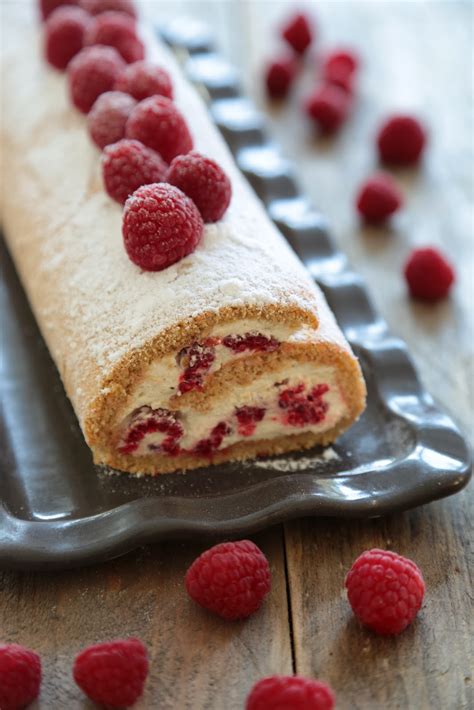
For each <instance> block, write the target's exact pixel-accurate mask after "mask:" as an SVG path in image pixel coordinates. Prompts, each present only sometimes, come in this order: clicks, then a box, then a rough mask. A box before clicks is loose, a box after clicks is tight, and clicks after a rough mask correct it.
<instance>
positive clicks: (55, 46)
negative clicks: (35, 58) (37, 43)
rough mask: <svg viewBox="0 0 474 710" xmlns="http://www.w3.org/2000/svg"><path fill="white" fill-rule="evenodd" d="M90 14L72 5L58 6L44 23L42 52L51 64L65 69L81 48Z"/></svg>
mask: <svg viewBox="0 0 474 710" xmlns="http://www.w3.org/2000/svg"><path fill="white" fill-rule="evenodd" d="M89 22H90V15H88V14H87V12H84V10H81V8H80V7H74V6H73V5H71V6H68V5H65V6H64V7H58V8H57V10H55V11H54V12H53V13H51V15H50V16H49V17H48V19H47V20H46V22H45V25H44V53H45V57H46V60H47V61H48V62H49V63H50V64H51V66H53V67H56V69H60V70H61V71H62V70H64V69H66V67H67V65H68V64H69V62H70V61H71V59H72V58H73V57H74V56H75V55H76V54H77V53H78V52H80V50H81V49H82V47H83V45H84V35H85V32H86V29H87V26H88V25H89Z"/></svg>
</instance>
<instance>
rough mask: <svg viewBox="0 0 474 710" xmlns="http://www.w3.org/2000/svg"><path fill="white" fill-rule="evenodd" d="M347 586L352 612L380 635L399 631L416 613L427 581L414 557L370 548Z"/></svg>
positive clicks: (355, 564)
mask: <svg viewBox="0 0 474 710" xmlns="http://www.w3.org/2000/svg"><path fill="white" fill-rule="evenodd" d="M345 586H346V588H347V596H348V599H349V603H350V605H351V607H352V611H353V612H354V614H355V615H356V616H357V618H358V619H359V621H361V622H362V623H363V624H364V625H365V626H368V627H369V628H370V629H372V631H375V632H376V633H378V634H385V635H392V634H400V633H401V632H402V631H403V630H404V629H406V627H407V626H408V625H409V624H410V623H411V622H412V621H413V619H414V618H415V616H416V615H417V613H418V611H419V609H420V607H421V603H422V601H423V596H424V594H425V583H424V581H423V577H422V575H421V572H420V570H419V569H418V567H417V566H416V564H415V563H414V562H412V560H409V559H407V558H406V557H402V556H401V555H398V554H397V553H396V552H391V551H389V550H378V549H376V548H374V549H373V550H367V551H366V552H363V553H362V555H360V556H359V557H358V558H357V559H356V561H355V562H354V564H353V565H352V567H351V569H350V570H349V572H348V574H347V576H346V581H345Z"/></svg>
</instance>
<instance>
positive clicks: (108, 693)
mask: <svg viewBox="0 0 474 710" xmlns="http://www.w3.org/2000/svg"><path fill="white" fill-rule="evenodd" d="M147 675H148V653H147V650H146V647H145V646H144V644H143V643H142V642H141V641H140V640H139V639H135V638H130V639H123V640H122V639H120V640H117V641H110V642H108V643H98V644H95V645H94V646H89V647H88V648H86V649H84V651H81V653H80V654H79V655H78V656H77V657H76V659H75V661H74V667H73V676H74V680H75V681H76V683H77V685H78V686H79V687H80V689H81V690H82V691H83V692H84V693H85V694H86V695H87V697H88V698H90V699H91V700H92V701H93V702H95V703H98V704H100V705H105V706H107V707H108V708H124V707H129V706H130V705H133V704H134V703H135V702H136V701H137V700H138V698H139V697H140V696H141V695H142V693H143V689H144V687H145V681H146V678H147Z"/></svg>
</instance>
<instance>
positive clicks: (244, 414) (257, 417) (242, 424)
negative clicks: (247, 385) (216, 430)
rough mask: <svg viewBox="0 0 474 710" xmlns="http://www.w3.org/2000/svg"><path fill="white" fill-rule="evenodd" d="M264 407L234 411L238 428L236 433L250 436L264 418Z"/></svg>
mask: <svg viewBox="0 0 474 710" xmlns="http://www.w3.org/2000/svg"><path fill="white" fill-rule="evenodd" d="M265 412H266V409H265V407H249V406H245V407H239V408H238V409H236V410H235V416H236V417H237V421H238V427H237V431H238V432H239V434H240V435H241V436H252V434H253V433H254V432H255V429H256V428H257V424H258V423H259V422H261V421H262V419H263V418H264V416H265Z"/></svg>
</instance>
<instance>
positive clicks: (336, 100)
mask: <svg viewBox="0 0 474 710" xmlns="http://www.w3.org/2000/svg"><path fill="white" fill-rule="evenodd" d="M350 107H351V97H350V95H349V94H348V93H347V91H345V90H344V89H342V88H341V87H339V86H336V85H335V84H325V85H323V86H321V87H319V88H318V89H316V90H315V91H314V92H313V93H312V94H311V95H310V96H309V97H308V99H307V101H306V106H305V108H306V113H307V114H308V116H309V117H310V118H311V119H312V120H313V121H314V122H315V123H316V124H317V126H318V127H319V129H320V130H321V131H322V132H323V133H334V132H335V131H337V130H338V128H340V126H341V125H342V124H343V123H344V121H345V120H346V118H347V115H348V113H349V109H350Z"/></svg>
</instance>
